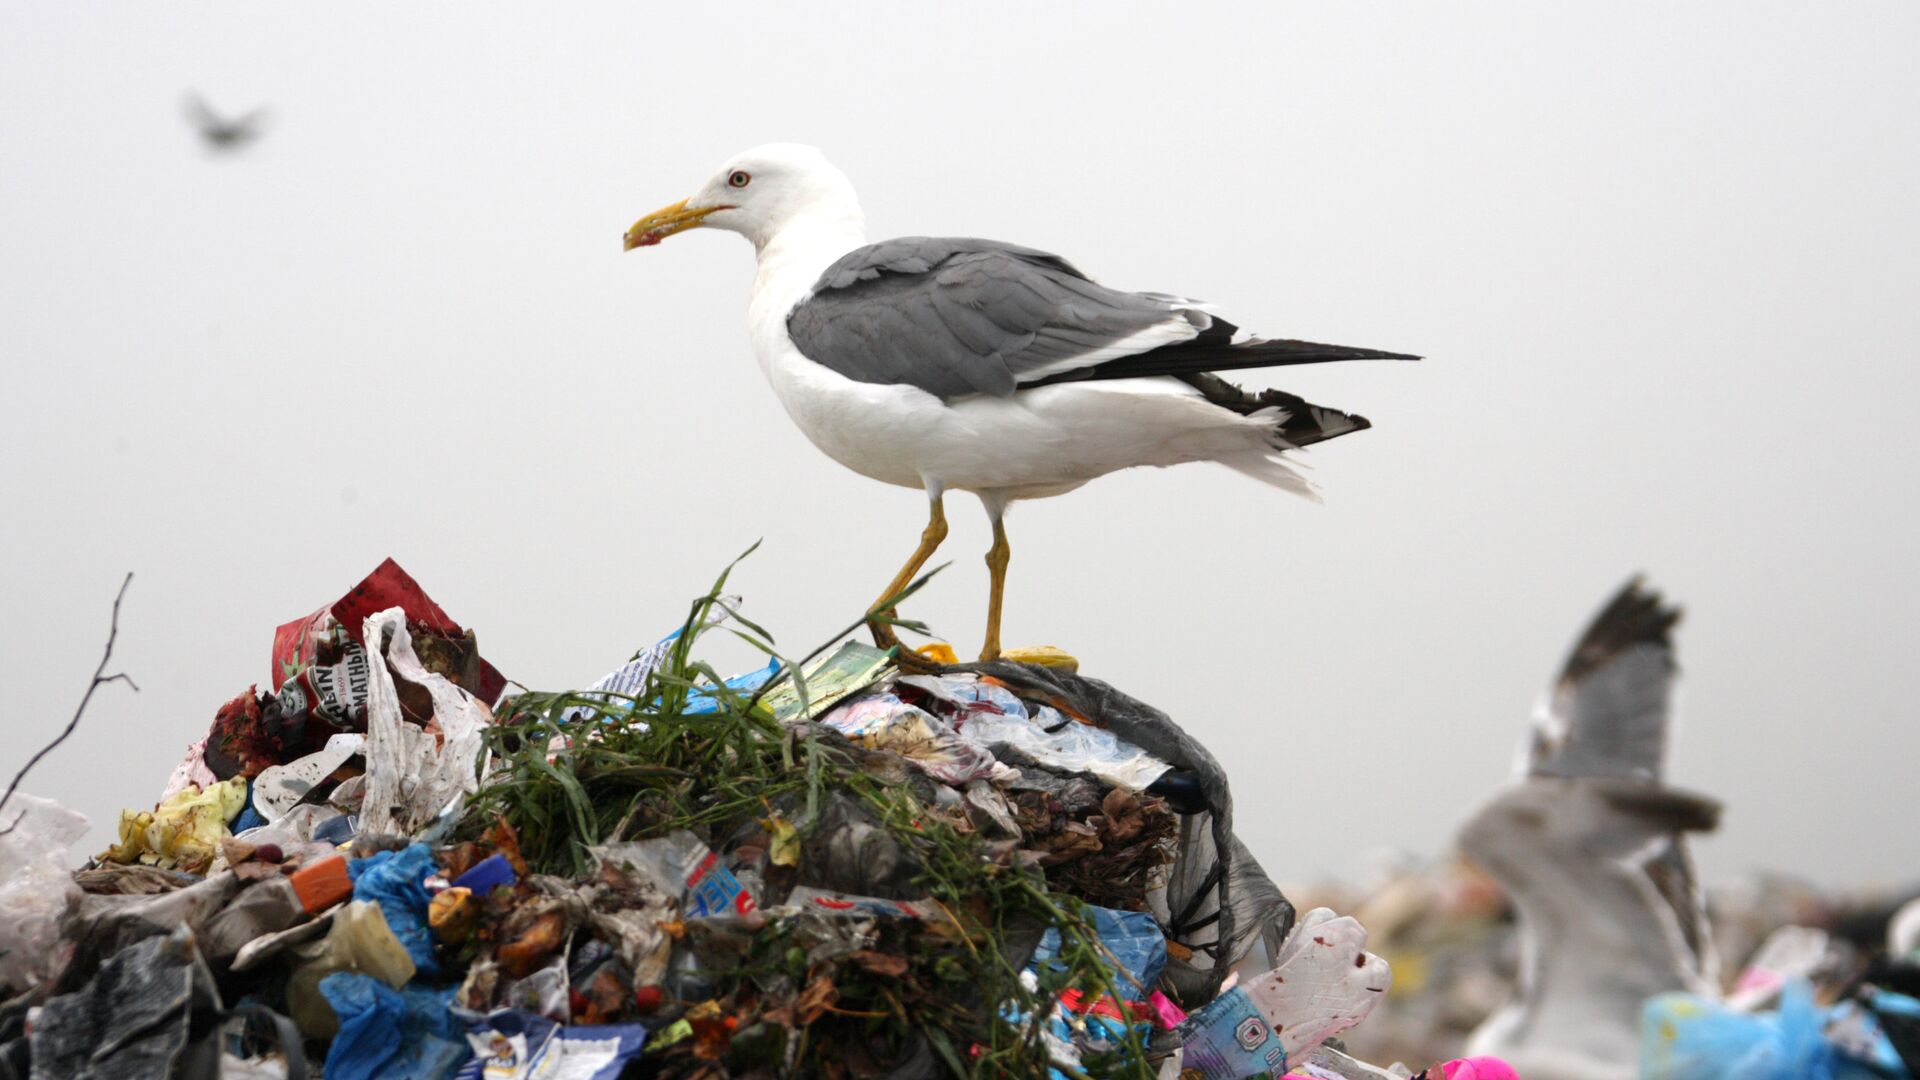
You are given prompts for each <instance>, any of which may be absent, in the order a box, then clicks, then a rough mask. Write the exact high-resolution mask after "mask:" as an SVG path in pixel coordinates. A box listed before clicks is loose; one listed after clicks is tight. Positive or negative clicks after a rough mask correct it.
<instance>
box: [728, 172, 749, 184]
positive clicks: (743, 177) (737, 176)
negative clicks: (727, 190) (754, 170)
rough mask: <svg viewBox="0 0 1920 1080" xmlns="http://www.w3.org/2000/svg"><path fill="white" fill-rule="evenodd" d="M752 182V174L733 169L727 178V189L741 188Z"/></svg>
mask: <svg viewBox="0 0 1920 1080" xmlns="http://www.w3.org/2000/svg"><path fill="white" fill-rule="evenodd" d="M752 182H753V176H752V174H750V173H748V172H747V171H746V170H744V169H735V170H733V175H732V176H729V177H727V186H728V187H736V188H743V187H746V186H747V185H748V184H749V183H752Z"/></svg>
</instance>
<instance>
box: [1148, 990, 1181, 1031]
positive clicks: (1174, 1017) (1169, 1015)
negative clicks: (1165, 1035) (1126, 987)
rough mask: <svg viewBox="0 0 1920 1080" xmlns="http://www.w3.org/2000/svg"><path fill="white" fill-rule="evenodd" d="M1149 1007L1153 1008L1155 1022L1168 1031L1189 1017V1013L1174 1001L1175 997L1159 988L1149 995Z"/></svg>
mask: <svg viewBox="0 0 1920 1080" xmlns="http://www.w3.org/2000/svg"><path fill="white" fill-rule="evenodd" d="M1147 1007H1148V1008H1149V1009H1152V1010H1153V1016H1154V1023H1156V1024H1158V1025H1160V1027H1162V1028H1164V1029H1165V1030H1167V1031H1172V1030H1173V1029H1174V1028H1177V1027H1179V1026H1180V1023H1181V1021H1183V1020H1185V1019H1186V1018H1187V1014H1186V1013H1185V1012H1184V1011H1182V1010H1181V1008H1180V1006H1178V1005H1175V1004H1174V1003H1173V999H1171V998H1169V997H1167V995H1165V994H1163V993H1161V992H1160V991H1158V990H1155V991H1154V992H1153V993H1151V994H1149V995H1147Z"/></svg>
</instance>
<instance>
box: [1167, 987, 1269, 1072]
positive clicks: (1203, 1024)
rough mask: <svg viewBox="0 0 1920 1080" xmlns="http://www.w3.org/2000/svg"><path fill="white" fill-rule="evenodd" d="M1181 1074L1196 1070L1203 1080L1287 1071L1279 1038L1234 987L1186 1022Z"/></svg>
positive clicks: (1254, 1007)
mask: <svg viewBox="0 0 1920 1080" xmlns="http://www.w3.org/2000/svg"><path fill="white" fill-rule="evenodd" d="M1185 1030H1186V1031H1187V1033H1188V1034H1187V1039H1186V1042H1185V1044H1184V1047H1183V1050H1184V1053H1183V1055H1182V1057H1181V1059H1180V1066H1181V1071H1182V1073H1183V1074H1184V1073H1185V1072H1186V1071H1187V1070H1196V1071H1197V1072H1198V1073H1199V1074H1200V1076H1202V1077H1204V1078H1206V1080H1239V1078H1240V1077H1244V1076H1258V1075H1260V1074H1261V1073H1272V1074H1273V1075H1275V1076H1279V1075H1280V1074H1282V1073H1284V1072H1286V1071H1287V1051H1286V1048H1285V1047H1283V1046H1282V1045H1281V1043H1280V1036H1279V1034H1278V1033H1276V1032H1275V1031H1274V1030H1273V1025H1272V1024H1269V1023H1267V1018H1266V1017H1264V1016H1262V1015H1261V1014H1260V1008H1259V1006H1258V1005H1256V1004H1255V1003H1254V1001H1253V999H1252V998H1250V997H1248V996H1247V994H1246V993H1245V992H1244V991H1242V990H1240V989H1239V988H1238V987H1235V988H1234V989H1232V990H1229V991H1227V992H1226V993H1224V994H1222V995H1220V996H1219V997H1217V998H1215V999H1213V1001H1212V1002H1211V1003H1209V1004H1208V1005H1207V1007H1206V1008H1204V1009H1201V1010H1200V1011H1199V1012H1197V1013H1194V1014H1193V1015H1192V1016H1190V1017H1188V1018H1187V1024H1186V1028H1185Z"/></svg>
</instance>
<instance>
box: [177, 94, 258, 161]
mask: <svg viewBox="0 0 1920 1080" xmlns="http://www.w3.org/2000/svg"><path fill="white" fill-rule="evenodd" d="M186 110H187V119H188V120H191V121H192V122H193V125H194V127H196V128H198V129H199V131H200V137H201V138H202V139H204V140H206V144H207V146H208V148H209V149H212V150H219V151H234V150H238V149H240V148H241V147H243V146H245V145H247V144H248V143H250V142H252V141H253V140H255V139H257V138H259V137H260V124H261V120H262V119H263V118H264V117H265V115H266V111H265V110H264V109H255V110H254V111H252V112H250V113H248V114H246V115H245V116H236V117H231V118H229V117H225V116H221V115H220V114H219V113H216V112H214V111H213V107H212V106H210V105H208V104H207V99H206V98H203V97H201V96H200V95H199V94H189V95H188V96H187V103H186Z"/></svg>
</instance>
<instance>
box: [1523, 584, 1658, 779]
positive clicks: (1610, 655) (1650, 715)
mask: <svg viewBox="0 0 1920 1080" xmlns="http://www.w3.org/2000/svg"><path fill="white" fill-rule="evenodd" d="M1679 620H1680V611H1679V609H1678V608H1674V607H1669V606H1667V605H1666V604H1665V603H1664V602H1663V601H1662V599H1661V597H1660V594H1658V593H1656V592H1654V591H1652V590H1650V589H1647V588H1645V587H1644V586H1643V585H1642V583H1641V581H1640V579H1638V578H1635V579H1633V580H1632V581H1629V582H1627V584H1626V585H1625V586H1624V587H1623V588H1621V590H1620V591H1619V592H1618V593H1616V594H1615V595H1614V597H1613V600H1612V601H1611V602H1609V603H1608V604H1607V606H1606V607H1605V608H1604V609H1602V610H1601V612H1600V614H1599V615H1598V616H1596V617H1595V618H1594V620H1593V623H1592V624H1591V625H1590V626H1588V627H1587V632H1586V633H1585V634H1584V635H1583V636H1582V637H1581V639H1580V643H1579V644H1578V645H1576V646H1574V650H1573V654H1572V655H1571V656H1569V657H1568V658H1567V663H1566V666H1565V667H1564V668H1563V669H1562V670H1561V673H1560V678H1559V679H1558V680H1557V681H1556V682H1555V683H1554V685H1553V687H1552V688H1551V690H1549V691H1548V696H1547V700H1546V703H1545V705H1544V707H1543V708H1542V710H1541V712H1540V713H1539V715H1537V716H1536V717H1535V719H1534V726H1533V733H1532V740H1531V745H1530V748H1529V753H1528V761H1527V771H1528V772H1529V773H1531V774H1533V775H1536V776H1611V777H1620V778H1624V779H1634V780H1646V781H1657V780H1659V779H1660V775H1661V771H1662V769H1663V767H1664V763H1665V759H1666V750H1667V725H1668V722H1669V719H1670V716H1671V713H1670V703H1671V698H1672V693H1673V681H1674V676H1675V673H1676V672H1677V670H1678V668H1677V666H1676V665H1675V663H1674V658H1673V641H1672V636H1671V632H1672V630H1673V626H1674V624H1675V623H1677V622H1679Z"/></svg>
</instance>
